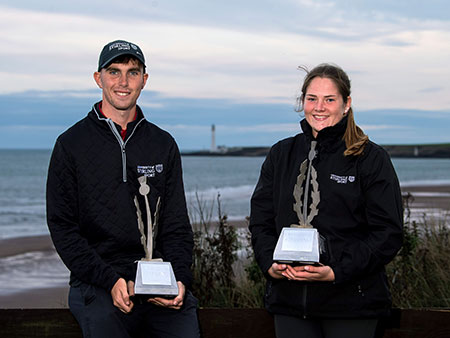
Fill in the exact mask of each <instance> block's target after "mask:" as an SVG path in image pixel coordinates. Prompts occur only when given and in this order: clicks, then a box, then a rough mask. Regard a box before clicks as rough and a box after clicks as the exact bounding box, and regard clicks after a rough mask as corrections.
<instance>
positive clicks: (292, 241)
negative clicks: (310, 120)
mask: <svg viewBox="0 0 450 338" xmlns="http://www.w3.org/2000/svg"><path fill="white" fill-rule="evenodd" d="M316 144H317V142H316V141H312V142H311V150H310V151H309V154H308V159H307V160H305V161H303V162H302V164H301V165H300V174H299V175H298V176H297V182H296V184H295V186H294V193H293V195H294V199H295V203H294V211H295V212H296V213H297V217H298V220H299V224H291V226H290V227H285V228H283V229H282V230H281V234H280V237H279V238H278V242H277V245H276V247H275V251H274V253H273V260H274V261H275V262H278V263H287V264H316V265H317V264H319V260H320V253H321V249H322V245H321V238H320V236H319V232H318V231H317V229H315V228H313V226H312V225H311V221H312V220H313V218H314V217H315V216H317V214H318V213H319V210H318V209H317V205H318V204H319V202H320V193H319V183H318V182H317V171H316V169H315V168H314V167H313V166H312V160H313V159H314V157H315V156H316V151H315V148H316ZM308 162H309V164H308ZM305 179H306V184H305V193H304V194H303V182H304V181H305ZM310 185H311V187H312V191H311V205H310V213H309V214H308V207H307V203H308V196H309V186H310ZM302 195H303V201H302Z"/></svg>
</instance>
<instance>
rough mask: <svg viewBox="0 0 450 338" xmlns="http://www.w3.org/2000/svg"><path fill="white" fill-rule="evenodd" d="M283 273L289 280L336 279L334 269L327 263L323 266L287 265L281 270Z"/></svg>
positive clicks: (330, 280) (325, 280) (324, 280)
mask: <svg viewBox="0 0 450 338" xmlns="http://www.w3.org/2000/svg"><path fill="white" fill-rule="evenodd" d="M272 266H273V265H272ZM269 273H270V272H269ZM281 275H282V276H284V277H286V278H287V279H289V280H296V281H305V282H316V281H317V282H319V281H320V282H332V281H334V271H333V269H332V268H331V267H329V266H325V265H322V266H313V265H301V266H295V267H292V266H290V265H286V269H285V270H284V271H282V272H281ZM274 278H275V277H274Z"/></svg>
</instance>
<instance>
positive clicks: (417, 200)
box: [0, 184, 450, 308]
mask: <svg viewBox="0 0 450 338" xmlns="http://www.w3.org/2000/svg"><path fill="white" fill-rule="evenodd" d="M408 193H410V194H412V196H413V200H412V201H411V203H410V205H409V207H410V208H411V211H413V212H414V213H415V214H416V217H422V218H423V215H424V214H426V213H427V211H428V214H427V216H431V217H434V216H435V215H441V216H444V218H445V219H447V220H448V219H450V184H446V185H426V186H425V185H423V186H422V185H406V186H404V187H402V194H403V195H406V194H408ZM228 222H229V224H231V225H234V226H236V227H239V228H242V227H246V226H247V221H246V220H229V221H228ZM212 224H213V225H214V224H216V220H215V219H214V220H213V221H212ZM193 227H194V228H195V225H193ZM54 250H55V249H54V246H53V243H52V241H51V238H50V236H49V235H38V236H30V237H15V238H6V239H0V259H3V258H6V257H13V256H16V255H20V254H24V253H28V252H37V251H54ZM68 291H69V285H68V281H67V285H60V286H56V287H44V288H34V289H27V290H23V289H19V290H17V291H13V292H12V293H8V294H0V308H64V307H67V296H68Z"/></svg>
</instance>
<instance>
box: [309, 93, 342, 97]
mask: <svg viewBox="0 0 450 338" xmlns="http://www.w3.org/2000/svg"><path fill="white" fill-rule="evenodd" d="M305 96H314V97H317V95H316V94H306V95H305ZM337 96H338V95H335V94H330V95H325V96H324V97H337Z"/></svg>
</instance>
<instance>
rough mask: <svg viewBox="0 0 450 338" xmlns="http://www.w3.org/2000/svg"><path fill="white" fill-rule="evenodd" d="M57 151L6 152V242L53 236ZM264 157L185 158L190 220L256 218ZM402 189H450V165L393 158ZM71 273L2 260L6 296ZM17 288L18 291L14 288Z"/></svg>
mask: <svg viewBox="0 0 450 338" xmlns="http://www.w3.org/2000/svg"><path fill="white" fill-rule="evenodd" d="M50 155H51V150H23V149H20V150H10V149H8V150H6V149H4V150H1V149H0V239H9V238H15V237H22V236H36V235H45V234H48V229H47V225H46V218H45V184H46V175H47V169H48V164H49V160H50ZM263 161H264V157H215V156H214V157H208V156H182V164H183V179H184V185H185V193H186V199H187V204H188V209H189V215H190V217H191V221H192V222H196V221H197V220H198V219H199V212H198V210H199V209H202V210H203V213H204V214H205V215H206V216H208V215H209V217H211V218H212V219H214V218H217V216H218V213H219V210H218V200H219V201H220V212H221V214H222V215H227V217H228V219H229V220H242V219H245V217H246V216H248V215H249V213H250V202H249V201H250V197H251V194H252V192H253V189H254V187H255V185H256V182H257V180H258V176H259V172H260V168H261V165H262V163H263ZM392 162H393V164H394V167H395V169H396V171H397V175H398V177H399V180H400V184H401V185H402V186H408V185H424V186H425V185H443V184H450V159H421V158H393V159H392ZM67 276H68V271H67V269H66V268H65V267H64V265H63V264H62V263H61V262H60V261H59V259H58V257H57V256H56V254H55V253H53V252H32V253H26V254H21V255H16V256H10V257H4V258H0V294H5V293H11V292H17V291H20V290H21V289H28V288H33V287H37V286H39V287H42V286H44V287H50V286H53V285H60V284H61V283H67V278H68V277H67ZM11 285H13V286H14V287H11Z"/></svg>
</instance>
